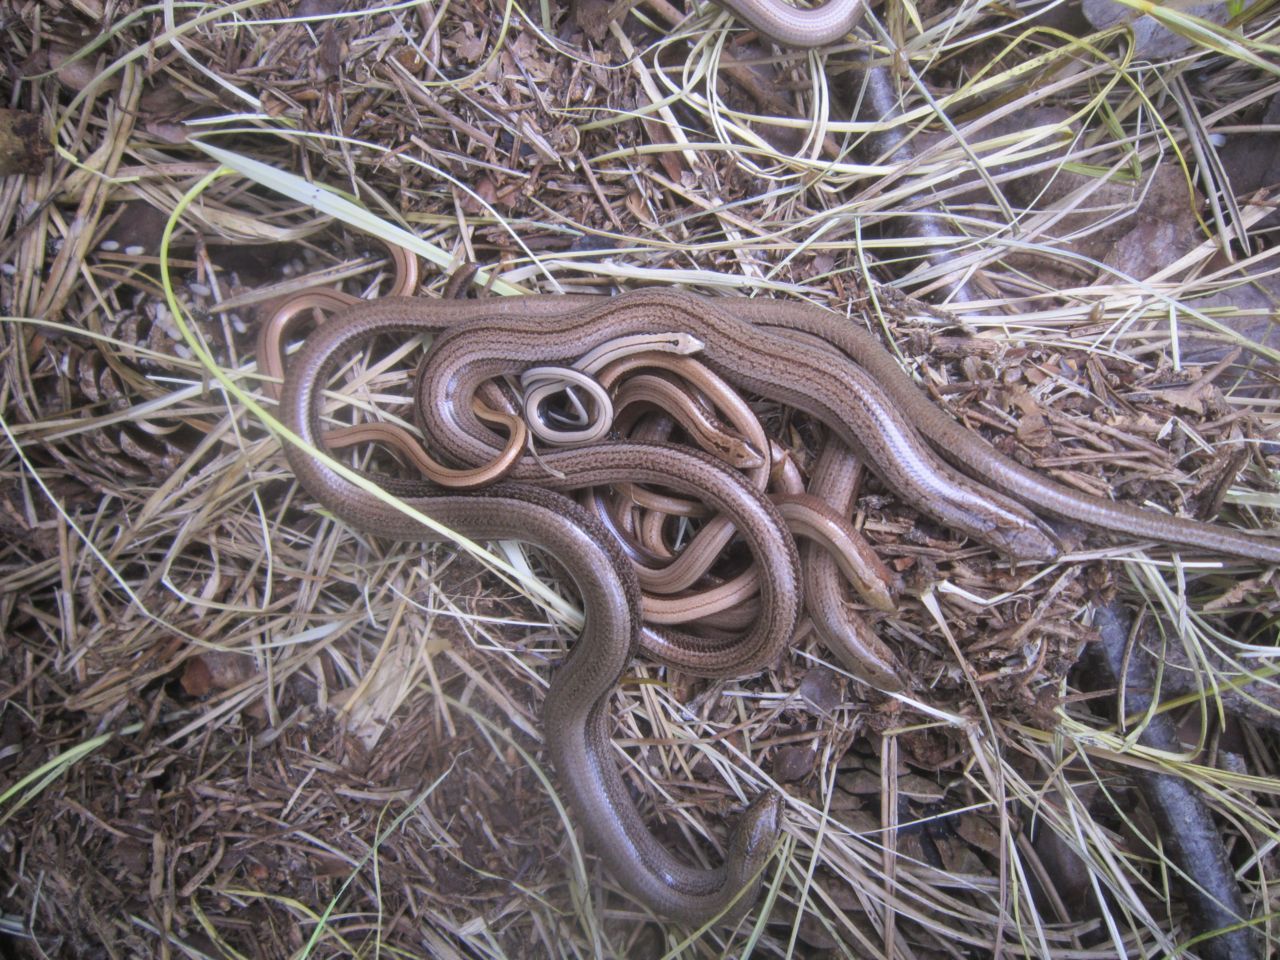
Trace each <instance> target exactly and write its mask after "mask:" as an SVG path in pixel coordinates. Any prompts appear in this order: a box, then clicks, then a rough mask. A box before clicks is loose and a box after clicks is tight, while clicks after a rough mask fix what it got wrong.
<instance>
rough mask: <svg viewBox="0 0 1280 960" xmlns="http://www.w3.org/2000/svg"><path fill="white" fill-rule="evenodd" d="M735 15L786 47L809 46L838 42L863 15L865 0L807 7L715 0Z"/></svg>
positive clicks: (778, 1) (777, 0)
mask: <svg viewBox="0 0 1280 960" xmlns="http://www.w3.org/2000/svg"><path fill="white" fill-rule="evenodd" d="M716 2H718V3H719V4H720V5H721V6H722V7H725V8H727V9H728V10H730V11H731V12H732V13H733V15H734V16H736V17H737V18H738V19H740V20H742V21H744V22H745V23H747V24H750V26H751V27H752V28H753V29H754V30H756V31H758V32H759V33H762V34H764V35H765V36H766V37H768V38H769V39H771V40H774V41H776V42H777V43H778V44H779V45H780V46H783V47H796V48H799V49H808V48H811V47H827V46H830V45H831V44H833V43H837V42H839V41H840V40H841V39H842V38H843V37H844V36H845V35H846V34H847V33H849V31H850V30H852V29H853V28H854V27H855V26H856V25H857V23H858V20H859V19H861V17H862V0H826V2H825V3H822V4H820V5H818V6H817V7H813V8H811V9H808V10H802V9H800V8H798V7H792V6H788V5H787V4H785V3H783V2H782V0H716Z"/></svg>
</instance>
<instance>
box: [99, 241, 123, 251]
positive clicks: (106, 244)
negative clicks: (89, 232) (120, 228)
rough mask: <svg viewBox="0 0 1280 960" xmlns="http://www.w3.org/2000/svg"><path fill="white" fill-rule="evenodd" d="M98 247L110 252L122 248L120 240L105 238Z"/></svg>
mask: <svg viewBox="0 0 1280 960" xmlns="http://www.w3.org/2000/svg"><path fill="white" fill-rule="evenodd" d="M98 249H100V250H106V251H107V252H108V253H114V252H115V251H116V250H119V249H120V241H119V240H103V241H102V243H100V244H99V245H98Z"/></svg>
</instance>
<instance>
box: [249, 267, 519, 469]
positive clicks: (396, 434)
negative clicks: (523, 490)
mask: <svg viewBox="0 0 1280 960" xmlns="http://www.w3.org/2000/svg"><path fill="white" fill-rule="evenodd" d="M388 249H389V250H391V252H392V259H393V260H394V262H395V264H396V283H395V290H396V291H404V290H406V289H407V290H410V291H411V290H413V289H414V288H415V287H416V286H417V276H418V268H417V258H416V257H413V256H412V255H410V254H408V252H407V251H405V250H404V249H403V248H401V247H389V248H388ZM367 302H368V301H365V300H361V299H359V298H358V297H353V296H350V295H349V294H345V293H342V292H341V291H338V290H329V289H324V288H318V289H311V290H304V291H302V292H301V293H298V294H295V295H294V296H291V297H289V298H288V299H287V300H286V301H284V302H283V303H281V304H279V305H278V306H277V307H276V308H275V309H274V310H272V312H271V313H270V315H268V317H267V319H266V320H265V321H264V322H263V323H262V325H261V326H260V327H259V328H258V369H259V371H260V372H261V373H262V374H263V376H264V378H265V379H264V380H263V390H264V391H265V392H266V393H267V395H268V396H270V397H272V398H273V399H275V400H279V399H280V382H281V381H283V379H284V343H285V340H286V338H287V337H288V336H289V335H290V334H291V333H292V332H293V331H294V330H295V329H296V328H297V326H298V322H299V320H301V319H302V318H304V317H305V316H306V315H307V314H308V313H311V312H312V311H316V310H328V311H331V312H334V313H336V312H340V311H342V310H345V309H347V308H350V307H354V306H356V305H357V304H361V303H367ZM475 413H476V416H478V417H479V418H480V419H482V420H485V421H487V422H489V423H493V424H495V425H497V426H501V427H503V428H505V430H506V433H507V438H508V439H507V443H506V446H505V447H504V448H503V449H502V451H501V452H499V453H498V455H497V456H495V457H494V458H493V459H492V460H490V461H489V462H488V463H486V464H483V465H482V466H479V467H450V466H447V465H446V464H443V463H440V462H439V461H438V460H436V459H435V458H434V457H432V456H431V455H430V454H429V453H427V451H426V450H425V449H424V448H423V446H422V444H421V443H419V442H418V440H417V438H416V437H414V436H413V434H411V433H409V432H408V431H407V430H404V429H403V428H401V427H399V426H396V425H395V424H389V423H364V424H357V425H354V426H348V427H335V428H332V429H329V430H326V431H325V434H324V440H325V444H326V446H328V447H329V448H331V449H335V450H336V449H340V448H343V447H350V446H354V445H356V444H360V443H371V442H373V443H382V444H385V445H387V446H390V447H392V448H393V449H395V450H396V451H398V452H399V453H400V454H401V455H402V456H404V457H406V458H407V459H408V460H409V462H410V463H412V464H413V465H414V466H415V467H416V468H417V469H418V470H419V471H420V472H421V473H422V474H423V475H424V476H426V477H428V478H429V479H430V480H432V481H433V482H434V483H438V484H439V485H440V486H442V487H451V488H454V489H458V490H470V489H477V488H480V487H486V486H488V485H489V484H492V483H496V482H497V481H499V480H501V479H502V478H503V477H504V476H506V474H507V473H509V472H510V470H511V468H512V467H514V466H515V464H516V461H517V460H519V459H520V457H521V456H522V455H523V454H524V449H525V444H526V440H527V437H528V428H527V426H526V424H525V420H524V418H522V417H520V416H517V415H514V414H511V413H508V412H505V411H502V410H496V409H494V408H493V407H491V406H489V405H488V404H486V403H484V402H482V401H480V400H477V401H476V403H475Z"/></svg>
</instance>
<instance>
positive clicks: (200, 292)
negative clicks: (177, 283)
mask: <svg viewBox="0 0 1280 960" xmlns="http://www.w3.org/2000/svg"><path fill="white" fill-rule="evenodd" d="M187 289H188V290H190V291H191V292H192V293H194V294H195V295H196V296H197V297H207V296H209V294H211V293H213V291H212V290H210V289H209V288H208V287H207V286H205V285H204V284H203V283H188V284H187Z"/></svg>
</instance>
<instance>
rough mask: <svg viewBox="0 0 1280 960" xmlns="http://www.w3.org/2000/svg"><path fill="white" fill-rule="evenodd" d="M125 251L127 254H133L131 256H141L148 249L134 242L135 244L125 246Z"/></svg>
mask: <svg viewBox="0 0 1280 960" xmlns="http://www.w3.org/2000/svg"><path fill="white" fill-rule="evenodd" d="M124 252H125V253H127V254H128V255H129V256H131V257H140V256H142V255H143V254H144V253H146V252H147V251H146V247H142V246H139V245H138V244H136V243H133V244H130V245H129V246H127V247H125V248H124Z"/></svg>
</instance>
